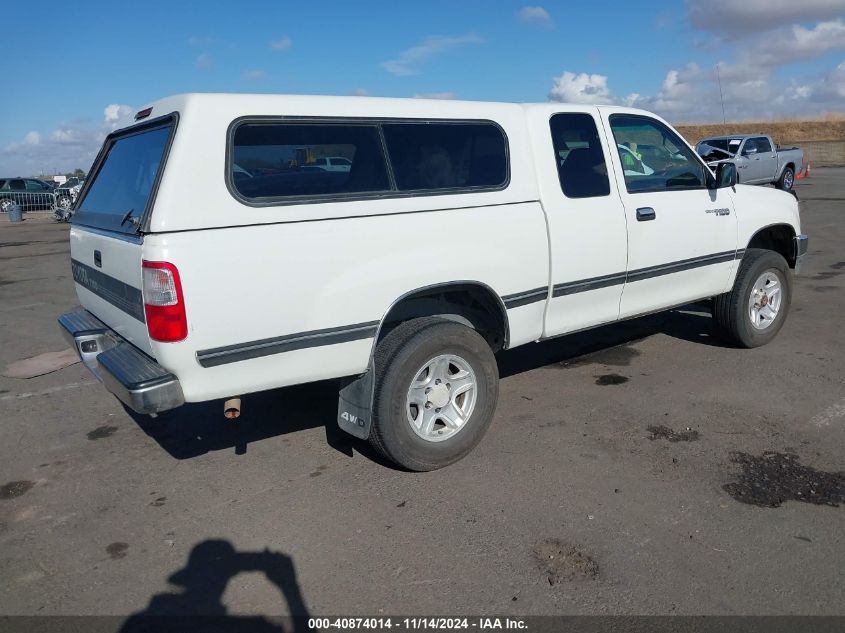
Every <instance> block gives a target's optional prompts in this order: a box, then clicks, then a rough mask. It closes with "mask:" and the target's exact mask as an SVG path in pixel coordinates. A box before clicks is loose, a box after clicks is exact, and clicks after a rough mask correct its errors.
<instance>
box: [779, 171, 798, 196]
mask: <svg viewBox="0 0 845 633" xmlns="http://www.w3.org/2000/svg"><path fill="white" fill-rule="evenodd" d="M794 184H795V170H794V169H792V167H787V168H786V169H784V170H783V173H782V174H781V175H780V180H778V181H777V186H778V189H783V190H784V191H790V190H791V189H792V185H794Z"/></svg>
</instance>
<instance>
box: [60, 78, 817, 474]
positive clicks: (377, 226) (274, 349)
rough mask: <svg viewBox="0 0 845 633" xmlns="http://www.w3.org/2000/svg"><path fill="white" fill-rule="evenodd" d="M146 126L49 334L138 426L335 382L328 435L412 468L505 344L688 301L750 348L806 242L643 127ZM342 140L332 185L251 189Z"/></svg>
mask: <svg viewBox="0 0 845 633" xmlns="http://www.w3.org/2000/svg"><path fill="white" fill-rule="evenodd" d="M150 113H152V114H150ZM145 114H146V115H150V116H151V118H149V119H141V121H139V122H137V123H135V124H134V125H132V126H130V127H128V128H125V129H122V130H118V131H116V132H113V133H112V134H110V135H109V136H108V137H107V139H106V141H105V146H104V148H103V149H102V150H101V152H100V154H99V156H98V158H97V160H96V162H95V164H94V168H93V170H92V172H91V175H90V177H89V178H90V182H89V184H88V185H87V186H86V188H85V190H84V191H83V194H82V197H81V198H80V200H79V202H78V203H77V206H76V215H75V216H74V218H73V223H72V227H71V236H70V247H71V258H72V259H71V266H72V272H73V278H74V282H75V286H76V292H77V295H78V299H79V302H80V303H81V305H82V307H83V310H82V311H78V312H70V313H67V314H64V315H62V316H61V317H60V319H59V323H60V325H61V328H62V330H63V332H64V333H65V335H66V337H67V340H68V341H69V342H70V343H71V344H72V345H73V346H74V347H75V348H76V349H77V350H78V352H79V354H80V356H81V358H82V360H83V362H84V363H85V364H86V365H87V366H88V367H89V368H90V369H91V370H92V371H93V372H94V374H95V375H97V376H98V377H99V378H100V379H101V380H102V381H103V383H104V384H105V386H106V388H107V389H108V390H110V391H111V392H112V393H114V394H115V395H116V396H117V397H118V398H120V400H122V401H123V402H124V403H125V404H126V405H127V406H128V407H130V408H132V409H134V410H135V411H137V412H139V413H144V414H159V413H162V412H165V411H168V410H171V409H174V408H176V407H179V406H181V405H183V404H184V403H186V402H202V401H208V400H212V399H218V398H219V399H225V401H224V404H223V410H224V413H225V415H226V416H227V417H230V418H234V417H236V416H237V415H239V413H240V410H241V396H242V395H244V394H249V393H253V392H258V391H262V390H267V389H275V388H278V387H284V386H287V385H295V384H298V383H305V382H311V381H318V380H325V379H340V382H341V388H340V391H339V395H338V416H337V422H338V424H339V425H340V427H341V428H342V429H344V430H345V431H347V432H349V433H350V434H352V435H354V436H356V437H359V438H364V439H368V440H369V441H370V442H371V443H372V445H373V446H374V447H375V448H376V449H377V450H378V451H380V452H381V453H382V454H383V455H384V456H386V457H387V458H388V459H390V460H393V461H394V462H395V463H397V464H400V465H401V466H403V467H405V468H408V469H411V470H431V469H434V468H439V467H442V466H446V465H447V464H450V463H452V462H455V461H456V460H458V459H460V458H461V457H463V456H464V455H466V454H467V453H468V452H469V451H470V450H472V448H473V447H474V446H475V445H476V444H477V443H478V442H479V441H480V440H481V438H482V436H483V435H484V433H485V431H486V429H487V428H488V426H489V425H490V423H491V421H492V419H493V413H494V411H495V409H496V401H497V397H498V378H499V375H498V368H497V363H496V359H495V357H494V354H495V353H496V352H498V351H500V350H504V349H512V348H515V347H518V346H521V345H525V344H528V343H532V342H536V341H543V340H547V339H550V338H554V337H556V336H561V335H564V334H569V333H573V332H579V331H582V330H585V329H587V328H591V327H596V326H599V325H602V324H607V323H613V322H617V321H621V320H624V319H630V318H634V317H636V316H638V315H642V314H646V313H651V312H655V311H659V310H665V309H669V308H672V307H675V306H679V305H684V304H686V303H689V302H693V301H697V300H701V299H713V306H714V309H713V317H714V321H715V323H716V325H717V326H718V327H719V328H720V329H721V330H722V331H723V332H724V333H725V336H726V337H727V338H728V340H730V341H732V342H734V343H735V344H736V345H739V346H742V347H756V346H758V345H763V344H765V343H768V342H769V341H771V340H772V339H773V338H774V337H775V335H776V334H777V332H778V331H779V330H780V329H781V326H782V325H783V323H784V321H785V319H786V316H787V312H788V311H789V305H790V301H791V299H792V285H791V284H792V273H793V271H797V269H798V268H799V267H800V264H801V261H802V258H803V257H804V254H805V253H806V251H807V237H806V236H805V235H802V234H801V225H800V219H799V212H798V204H797V202H796V200H795V198H794V197H793V196H791V195H787V194H785V193H783V192H780V191H776V190H769V189H763V188H760V187H748V186H745V185H736V168H735V165H734V164H733V163H731V162H726V163H720V164H719V165H717V168H716V171H715V174H714V173H713V172H712V171H711V170H710V169H709V168H708V167H707V165H706V164H705V163H704V162H703V161H702V160H701V158H700V157H699V156H698V155H697V154H696V153H695V151H694V150H693V149H692V148H691V147H690V146H689V145H687V144H686V143H685V142H684V140H683V139H682V138H681V137H680V136H679V135H678V133H677V132H676V131H675V130H674V129H672V127H671V126H670V125H669V124H667V123H666V122H665V121H663V120H662V119H660V118H659V117H657V116H655V115H653V114H650V113H648V112H644V111H641V110H634V109H630V108H622V107H610V106H597V107H589V106H581V105H566V104H557V103H546V104H536V105H523V104H507V103H473V102H460V101H449V102H446V101H438V102H429V101H419V100H416V99H407V100H399V99H367V100H361V99H357V98H346V97H293V96H272V95H212V94H203V95H197V94H191V95H181V96H175V97H170V98H167V99H163V100H161V101H157V102H155V103H153V104H152V105H151V106H148V107H147V108H145V109H144V110H142V111H141V112H140V113H139V116H144V115H145ZM634 143H645V144H650V145H653V146H655V147H658V148H661V150H660V151H658V152H654V153H653V155H651V156H650V158H649V159H648V160H649V161H650V162H649V171H646V170H639V171H637V170H627V169H625V168H624V166H623V157H622V154H623V152H626V151H634V150H632V149H631V148H632V147H633V144H634ZM620 145H622V146H624V147H625V148H626V149H625V150H622V149H621V148H620ZM338 146H343V147H344V148H347V149H349V150H350V153H351V151H352V149H354V157H355V159H354V161H353V164H352V165H351V168H350V170H349V171H348V172H323V173H320V172H319V171H313V170H306V169H288V170H285V171H283V172H282V171H277V172H268V173H266V174H265V175H257V174H258V171H259V168H258V167H257V166H258V165H263V164H264V165H290V164H292V163H295V162H296V153H297V150H298V149H301V148H302V147H308V148H311V149H309V151H312V150H313V151H315V152H318V151H322V152H325V153H328V152H331V151H332V149H333V148H335V147H338ZM564 156H565V157H564ZM236 165H250V169H251V173H252V174H253V177H247V178H243V177H238V176H237V174H241V176H243V174H242V173H241V171H242V170H241V169H240V168H238V167H237V166H236ZM253 166H256V167H255V168H253ZM679 370H680V368H679ZM719 379H720V378H719V377H718V376H716V377H714V380H717V381H718V380H719ZM279 415H280V416H281V417H284V415H285V412H284V410H281V411H279ZM163 423H165V424H166V423H167V422H166V419H165V420H164V422H163ZM500 424H510V425H513V424H515V422H514V421H512V420H507V419H500Z"/></svg>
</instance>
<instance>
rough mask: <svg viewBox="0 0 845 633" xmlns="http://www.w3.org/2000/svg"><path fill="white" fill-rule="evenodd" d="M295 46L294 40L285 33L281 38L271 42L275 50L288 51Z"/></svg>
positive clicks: (271, 46)
mask: <svg viewBox="0 0 845 633" xmlns="http://www.w3.org/2000/svg"><path fill="white" fill-rule="evenodd" d="M292 46H293V40H292V39H290V38H289V37H288V36H287V35H285V36H284V37H283V38H282V39H280V40H275V41H273V42H270V48H272V49H273V50H274V51H286V50H288V49H289V48H291V47H292Z"/></svg>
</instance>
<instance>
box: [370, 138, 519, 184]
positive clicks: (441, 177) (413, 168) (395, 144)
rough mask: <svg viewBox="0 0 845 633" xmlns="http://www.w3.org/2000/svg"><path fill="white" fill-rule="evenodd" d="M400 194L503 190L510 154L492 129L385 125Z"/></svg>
mask: <svg viewBox="0 0 845 633" xmlns="http://www.w3.org/2000/svg"><path fill="white" fill-rule="evenodd" d="M383 127H384V138H385V141H386V143H387V151H388V155H389V156H390V163H391V165H392V166H393V173H394V175H395V177H396V187H397V189H398V190H399V191H431V190H439V189H465V188H473V187H486V188H489V187H502V186H504V185H505V184H506V182H507V160H508V159H507V151H506V148H505V138H504V135H503V134H502V131H501V130H500V129H499V128H498V127H497V126H495V125H493V124H491V123H385V124H384V126H383Z"/></svg>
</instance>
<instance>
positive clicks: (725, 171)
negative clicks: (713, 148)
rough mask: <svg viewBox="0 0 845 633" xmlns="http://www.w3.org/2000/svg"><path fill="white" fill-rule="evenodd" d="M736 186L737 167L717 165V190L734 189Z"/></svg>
mask: <svg viewBox="0 0 845 633" xmlns="http://www.w3.org/2000/svg"><path fill="white" fill-rule="evenodd" d="M735 184H736V165H734V164H733V163H719V164H718V165H716V189H724V188H725V187H733V186H734V185H735Z"/></svg>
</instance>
